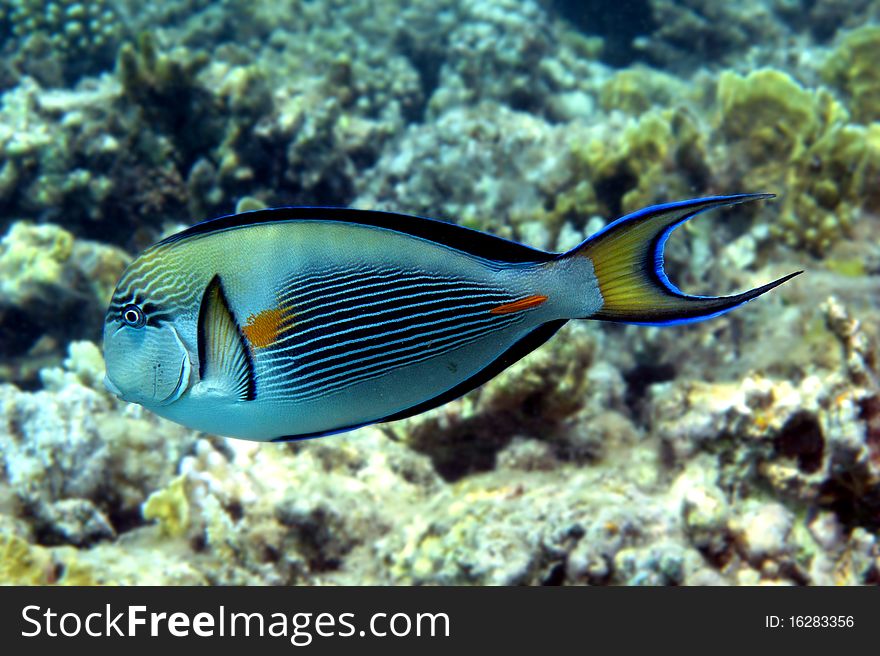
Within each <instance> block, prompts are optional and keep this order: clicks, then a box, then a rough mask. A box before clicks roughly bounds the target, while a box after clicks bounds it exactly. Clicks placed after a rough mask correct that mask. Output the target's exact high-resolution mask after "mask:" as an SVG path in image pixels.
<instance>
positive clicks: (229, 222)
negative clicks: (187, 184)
mask: <svg viewBox="0 0 880 656" xmlns="http://www.w3.org/2000/svg"><path fill="white" fill-rule="evenodd" d="M288 221H335V222H341V223H352V224H355V225H362V226H370V227H374V228H384V229H386V230H393V231H395V232H400V233H403V234H406V235H410V236H412V237H418V238H419V239H426V240H428V241H433V242H436V243H438V244H443V245H444V246H448V247H449V248H454V249H456V250H459V251H463V252H465V253H469V254H471V255H474V256H476V257H482V258H486V259H490V260H496V261H499V262H510V263H520V262H549V261H550V260H552V259H553V258H554V257H556V255H555V254H553V253H546V252H544V251H542V250H538V249H536V248H531V247H529V246H524V245H523V244H519V243H517V242H515V241H509V240H507V239H502V238H501V237H496V236H495V235H490V234H487V233H485V232H480V231H479V230H472V229H470V228H465V227H464V226H460V225H456V224H455V223H447V222H445V221H438V220H437V219H426V218H424V217H420V216H411V215H408V214H397V213H395V212H381V211H378V210H357V209H351V208H344V207H277V208H274V209H267V210H255V211H253V212H244V213H242V214H230V215H229V216H221V217H219V218H216V219H209V220H207V221H202V222H201V223H197V224H196V225H194V226H191V227H189V228H187V229H186V230H183V231H181V232H178V233H177V234H176V235H171V236H170V237H168V238H166V239H164V240H163V241H161V242H160V244H159V245H167V244H173V243H174V242H177V241H181V240H183V239H189V238H193V237H198V236H203V235H209V234H212V233H214V232H220V231H224V230H234V229H236V228H244V227H247V226H252V225H260V224H265V223H284V222H288Z"/></svg>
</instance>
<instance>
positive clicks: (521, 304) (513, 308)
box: [489, 294, 547, 314]
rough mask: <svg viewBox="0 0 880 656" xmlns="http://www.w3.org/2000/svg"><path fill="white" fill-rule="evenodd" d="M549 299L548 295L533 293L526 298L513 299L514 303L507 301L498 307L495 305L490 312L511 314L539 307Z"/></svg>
mask: <svg viewBox="0 0 880 656" xmlns="http://www.w3.org/2000/svg"><path fill="white" fill-rule="evenodd" d="M546 300H547V297H546V296H541V295H540V294H533V295H532V296H526V297H525V298H521V299H519V300H518V301H513V302H512V303H505V304H504V305H499V306H498V307H493V308H492V309H491V310H489V313H490V314H511V313H513V312H522V311H523V310H531V309H532V308H535V307H538V306H539V305H541V304H543V303H544V301H546Z"/></svg>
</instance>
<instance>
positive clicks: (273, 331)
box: [241, 305, 293, 348]
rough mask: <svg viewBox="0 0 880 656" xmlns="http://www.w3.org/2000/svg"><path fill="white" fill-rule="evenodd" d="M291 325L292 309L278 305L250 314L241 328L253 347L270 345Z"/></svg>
mask: <svg viewBox="0 0 880 656" xmlns="http://www.w3.org/2000/svg"><path fill="white" fill-rule="evenodd" d="M292 326H293V309H292V308H291V307H290V306H286V305H279V306H278V307H275V308H269V309H268V310H263V311H262V312H260V313H258V314H252V315H250V316H249V317H248V318H247V323H245V325H244V326H243V327H242V329H241V330H242V333H244V336H245V337H247V340H248V342H249V343H250V345H251V346H252V347H253V348H266V347H267V346H272V344H274V343H275V342H276V341H277V340H278V338H279V337H280V336H281V335H282V334H283V333H285V332H286V331H288V330H290V328H291V327H292Z"/></svg>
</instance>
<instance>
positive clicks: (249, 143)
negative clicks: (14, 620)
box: [0, 0, 880, 585]
mask: <svg viewBox="0 0 880 656" xmlns="http://www.w3.org/2000/svg"><path fill="white" fill-rule="evenodd" d="M605 4H607V3H599V2H577V3H575V2H565V1H563V0H540V1H536V0H535V1H533V0H479V1H478V2H465V1H464V0H440V1H431V2H429V1H428V0H412V1H410V2H397V1H393V0H383V1H382V2H376V3H370V7H369V8H367V7H366V6H365V5H363V4H362V3H350V2H344V1H343V0H320V1H317V0H313V1H311V2H306V1H293V2H287V3H274V2H262V1H259V2H254V1H251V2H247V3H245V2H242V1H241V0H222V1H220V2H208V1H206V0H165V1H163V2H161V3H154V4H153V5H151V6H150V7H145V6H143V3H134V2H122V3H102V2H95V3H76V2H70V1H62V0H55V1H53V2H51V3H41V2H29V1H26V0H0V37H2V39H0V43H2V52H3V55H4V57H3V58H2V64H0V91H2V97H0V234H2V235H3V236H2V238H0V554H2V555H0V582H4V583H33V584H48V583H62V584H78V583H108V584H109V583H180V584H235V583H263V584H319V583H354V584H362V583H407V584H437V583H451V584H462V583H469V584H585V583H587V584H649V585H651V584H750V583H779V584H864V583H877V582H880V541H878V530H880V381H878V377H880V355H878V353H880V351H878V344H880V320H878V319H880V303H878V299H880V278H878V274H880V242H878V241H877V239H876V237H875V235H876V234H877V230H878V228H880V225H878V224H880V220H878V212H880V191H878V190H880V184H878V182H880V92H878V89H880V76H878V73H877V72H876V70H877V69H876V66H874V53H875V52H876V51H877V48H878V47H880V24H878V23H877V20H878V18H880V2H876V0H874V1H872V0H858V1H856V2H851V3H847V11H846V12H841V10H840V7H841V3H837V2H832V1H831V0H827V1H826V0H760V1H759V0H749V1H748V2H745V3H740V4H738V5H736V6H734V5H728V4H724V3H716V2H710V1H708V0H687V1H683V2H682V1H678V2H671V1H668V0H642V1H629V0H627V1H624V2H620V3H615V5H619V6H617V7H616V8H615V11H614V12H610V13H609V12H603V11H602V6H603V5H605ZM739 191H772V192H775V193H777V194H778V196H779V197H778V199H777V200H775V201H773V202H763V203H756V204H753V205H752V206H741V207H738V208H736V209H735V210H731V211H727V212H722V213H719V214H718V215H717V216H715V217H701V218H700V219H699V220H697V221H695V222H692V224H688V225H687V226H686V227H684V228H682V229H681V230H680V231H679V232H680V233H681V234H679V233H676V236H675V237H673V239H672V240H671V241H670V243H669V245H668V248H667V257H666V267H667V270H668V271H669V273H670V276H671V277H672V279H673V280H675V281H676V282H677V284H679V285H680V286H681V287H682V288H684V289H686V290H687V291H689V292H693V293H713V294H715V293H725V292H728V291H732V290H736V289H743V288H747V287H752V286H756V285H758V284H761V283H763V282H766V281H767V280H769V279H772V278H774V277H777V276H779V275H782V274H785V273H788V272H789V271H792V270H795V269H804V270H806V271H807V274H806V275H804V276H801V277H800V278H798V279H797V280H795V281H793V282H792V283H790V284H787V285H785V286H783V287H782V288H780V289H779V290H777V291H776V292H774V294H772V295H770V296H768V297H763V298H761V299H760V300H758V301H756V302H755V303H751V304H749V305H748V306H746V307H744V308H742V309H740V310H737V311H736V312H734V313H733V314H730V315H727V316H725V317H721V318H718V319H716V320H713V321H710V322H706V323H702V324H695V325H690V326H681V327H672V328H665V329H658V328H645V327H638V326H620V325H609V324H604V325H599V324H596V323H580V324H577V325H575V324H570V325H569V326H567V327H566V328H565V329H563V331H561V332H560V333H559V334H558V335H557V336H556V337H555V338H554V339H553V340H552V341H551V342H549V343H548V344H547V345H545V346H544V347H542V348H541V349H539V350H538V351H536V352H535V353H533V354H532V355H530V356H529V357H527V358H526V359H525V360H523V361H522V362H520V363H517V364H516V365H515V366H513V367H511V368H510V369H509V370H507V371H506V372H504V373H503V374H502V375H501V376H500V377H499V378H497V379H496V380H494V381H492V382H490V383H489V384H487V385H485V386H484V387H483V388H481V389H479V390H476V391H474V392H472V393H471V394H469V395H467V396H466V397H464V398H463V399H460V400H458V401H455V402H453V403H451V404H448V405H446V406H444V407H442V408H439V409H437V410H435V411H432V412H430V413H427V414H425V415H422V416H418V417H415V418H412V419H409V420H406V421H403V422H397V423H393V424H388V425H381V426H374V427H369V428H365V429H361V430H358V431H355V432H353V433H350V434H347V435H340V436H334V437H330V438H325V439H321V440H314V441H309V442H304V443H297V444H289V445H275V444H269V445H260V444H252V443H248V442H242V441H236V440H228V439H225V438H221V437H216V436H212V435H206V434H202V433H195V432H192V431H188V430H186V429H183V428H181V427H179V426H176V425H174V424H171V423H169V422H166V421H163V420H160V419H158V418H156V417H154V416H152V415H151V414H150V413H148V412H146V411H143V410H142V409H141V408H140V407H138V406H132V405H127V404H124V403H122V402H120V401H118V400H117V399H115V398H114V397H112V395H109V394H108V393H107V392H106V391H104V389H103V386H102V384H101V379H102V377H103V361H102V359H101V355H100V329H101V325H102V319H103V311H104V307H105V306H106V303H107V301H108V299H109V296H110V294H111V292H112V289H113V286H114V284H115V281H116V279H117V278H118V276H119V274H120V273H121V271H122V269H123V268H124V267H125V265H126V264H127V262H129V261H130V258H131V257H132V255H134V254H135V253H136V252H137V251H138V250H139V249H140V248H142V247H144V246H146V245H148V244H149V243H151V242H152V241H153V240H155V239H157V238H158V237H160V236H162V235H163V234H167V233H168V232H170V231H173V230H175V229H177V228H178V227H180V226H182V225H187V224H191V223H193V222H194V221H197V220H200V219H202V218H206V217H209V216H213V215H218V214H222V213H229V212H232V211H235V209H236V208H249V207H259V206H265V205H284V204H308V205H321V204H332V205H352V206H356V207H363V208H372V207H377V208H384V209H390V210H395V211H402V212H411V213H414V214H422V215H428V216H434V217H438V218H444V219H447V220H452V221H456V222H459V223H461V224H464V225H469V226H472V227H477V228H480V229H483V230H488V231H491V232H493V233H495V234H499V235H502V236H506V237H509V238H513V239H518V240H521V241H523V242H525V243H528V244H530V245H533V246H536V247H541V248H547V249H558V250H563V249H566V248H569V247H571V246H572V245H574V244H576V243H578V242H579V241H580V240H582V239H583V238H584V237H585V236H586V235H588V234H590V233H592V232H593V231H595V230H597V229H599V228H601V227H602V226H603V225H604V224H605V223H606V222H607V221H608V220H609V219H611V218H615V217H616V216H619V215H620V214H622V213H625V212H628V211H632V210H635V209H638V208H640V207H642V206H645V205H649V204H652V203H655V202H662V201H668V200H676V199H680V198H688V197H695V196H699V195H708V194H715V193H733V192H739Z"/></svg>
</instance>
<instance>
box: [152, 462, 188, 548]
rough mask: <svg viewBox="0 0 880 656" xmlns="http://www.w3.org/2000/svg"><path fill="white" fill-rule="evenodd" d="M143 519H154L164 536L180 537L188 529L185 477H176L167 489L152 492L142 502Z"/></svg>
mask: <svg viewBox="0 0 880 656" xmlns="http://www.w3.org/2000/svg"><path fill="white" fill-rule="evenodd" d="M142 514H143V516H144V519H146V520H152V519H155V520H157V521H158V522H159V528H160V529H161V530H162V532H163V533H164V534H165V535H168V536H170V537H180V536H182V535H183V534H184V533H186V530H187V528H189V515H190V513H189V499H187V496H186V477H185V476H182V475H181V476H178V477H177V478H175V479H174V480H173V481H171V483H169V484H168V487H166V488H164V489H162V490H157V491H156V492H153V493H152V494H151V495H150V496H149V498H147V500H146V501H145V502H144V506H143V510H142Z"/></svg>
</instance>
